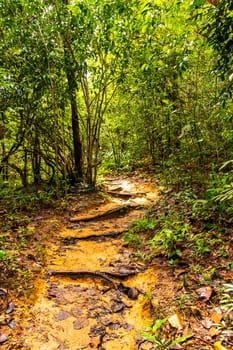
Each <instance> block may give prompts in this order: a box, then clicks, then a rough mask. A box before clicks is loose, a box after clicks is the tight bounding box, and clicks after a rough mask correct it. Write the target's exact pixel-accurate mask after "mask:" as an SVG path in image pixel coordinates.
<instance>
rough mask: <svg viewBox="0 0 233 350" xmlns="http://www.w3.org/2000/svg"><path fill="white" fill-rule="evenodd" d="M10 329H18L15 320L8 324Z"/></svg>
mask: <svg viewBox="0 0 233 350" xmlns="http://www.w3.org/2000/svg"><path fill="white" fill-rule="evenodd" d="M8 327H10V328H11V329H15V328H16V325H15V321H14V320H10V321H9V322H8Z"/></svg>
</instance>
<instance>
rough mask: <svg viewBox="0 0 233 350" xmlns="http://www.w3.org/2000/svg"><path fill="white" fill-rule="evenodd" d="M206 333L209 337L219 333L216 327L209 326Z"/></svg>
mask: <svg viewBox="0 0 233 350" xmlns="http://www.w3.org/2000/svg"><path fill="white" fill-rule="evenodd" d="M208 335H209V336H210V337H211V338H213V337H216V335H219V330H218V329H217V328H216V327H211V328H210V330H209V332H208Z"/></svg>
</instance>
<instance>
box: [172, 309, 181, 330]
mask: <svg viewBox="0 0 233 350" xmlns="http://www.w3.org/2000/svg"><path fill="white" fill-rule="evenodd" d="M168 322H169V323H170V325H171V326H172V327H174V328H177V329H182V328H183V320H182V317H181V315H180V313H179V312H176V313H175V314H174V315H172V316H171V317H169V318H168Z"/></svg>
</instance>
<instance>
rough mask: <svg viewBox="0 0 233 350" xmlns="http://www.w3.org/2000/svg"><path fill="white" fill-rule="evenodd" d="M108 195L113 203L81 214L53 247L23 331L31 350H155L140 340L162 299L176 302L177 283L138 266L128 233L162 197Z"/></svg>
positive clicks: (121, 185)
mask: <svg viewBox="0 0 233 350" xmlns="http://www.w3.org/2000/svg"><path fill="white" fill-rule="evenodd" d="M106 188H107V190H108V195H109V196H110V198H111V199H110V201H108V202H107V203H100V204H99V205H98V206H94V207H92V208H84V209H80V210H79V211H78V212H77V213H75V215H74V216H73V217H71V218H70V223H69V224H68V225H66V226H63V227H62V229H61V230H60V231H59V233H58V234H57V236H56V237H55V238H53V239H51V240H49V241H48V244H47V250H46V254H47V261H48V266H46V268H45V271H44V274H43V276H41V277H39V278H38V279H37V281H35V292H34V294H35V302H34V305H33V307H32V309H31V310H30V312H29V313H28V316H27V319H26V320H25V321H24V322H22V324H21V327H22V329H23V335H22V339H23V342H24V349H31V350H44V349H46V350H48V349H49V350H55V349H60V350H63V349H69V350H81V349H105V350H115V349H116V350H119V349H121V350H136V349H141V350H146V349H149V348H151V344H150V347H147V344H146V342H144V341H143V340H142V337H141V332H142V330H143V328H144V327H145V325H146V324H151V323H152V322H153V317H154V312H155V309H156V308H159V304H160V296H161V293H163V300H165V301H168V300H169V298H172V297H173V294H174V290H173V288H174V286H173V282H172V278H169V276H168V275H167V272H166V269H163V270H160V269H159V268H157V269H156V268H155V267H149V266H146V265H144V264H143V263H141V262H140V263H138V262H136V261H135V260H134V259H133V258H132V252H131V251H130V249H129V248H128V247H127V246H126V245H125V244H124V241H123V239H122V233H123V232H125V231H126V230H127V228H128V226H129V223H130V222H132V221H133V220H136V219H140V218H143V216H144V213H145V210H146V209H147V208H148V206H150V205H151V204H152V203H153V201H156V200H158V195H157V191H156V188H155V186H154V185H150V184H147V185H146V184H144V183H141V184H140V183H132V182H130V181H129V180H118V181H116V180H109V181H107V183H106ZM147 296H150V297H149V298H148V297H147ZM148 346H149V345H148Z"/></svg>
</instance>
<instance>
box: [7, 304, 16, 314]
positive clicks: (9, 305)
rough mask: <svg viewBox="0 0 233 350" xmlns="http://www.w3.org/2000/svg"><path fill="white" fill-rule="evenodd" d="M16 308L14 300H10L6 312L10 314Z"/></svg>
mask: <svg viewBox="0 0 233 350" xmlns="http://www.w3.org/2000/svg"><path fill="white" fill-rule="evenodd" d="M14 308H15V305H14V303H13V301H10V302H9V304H8V306H7V309H6V314H10V313H11V312H12V311H13V310H14Z"/></svg>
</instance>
